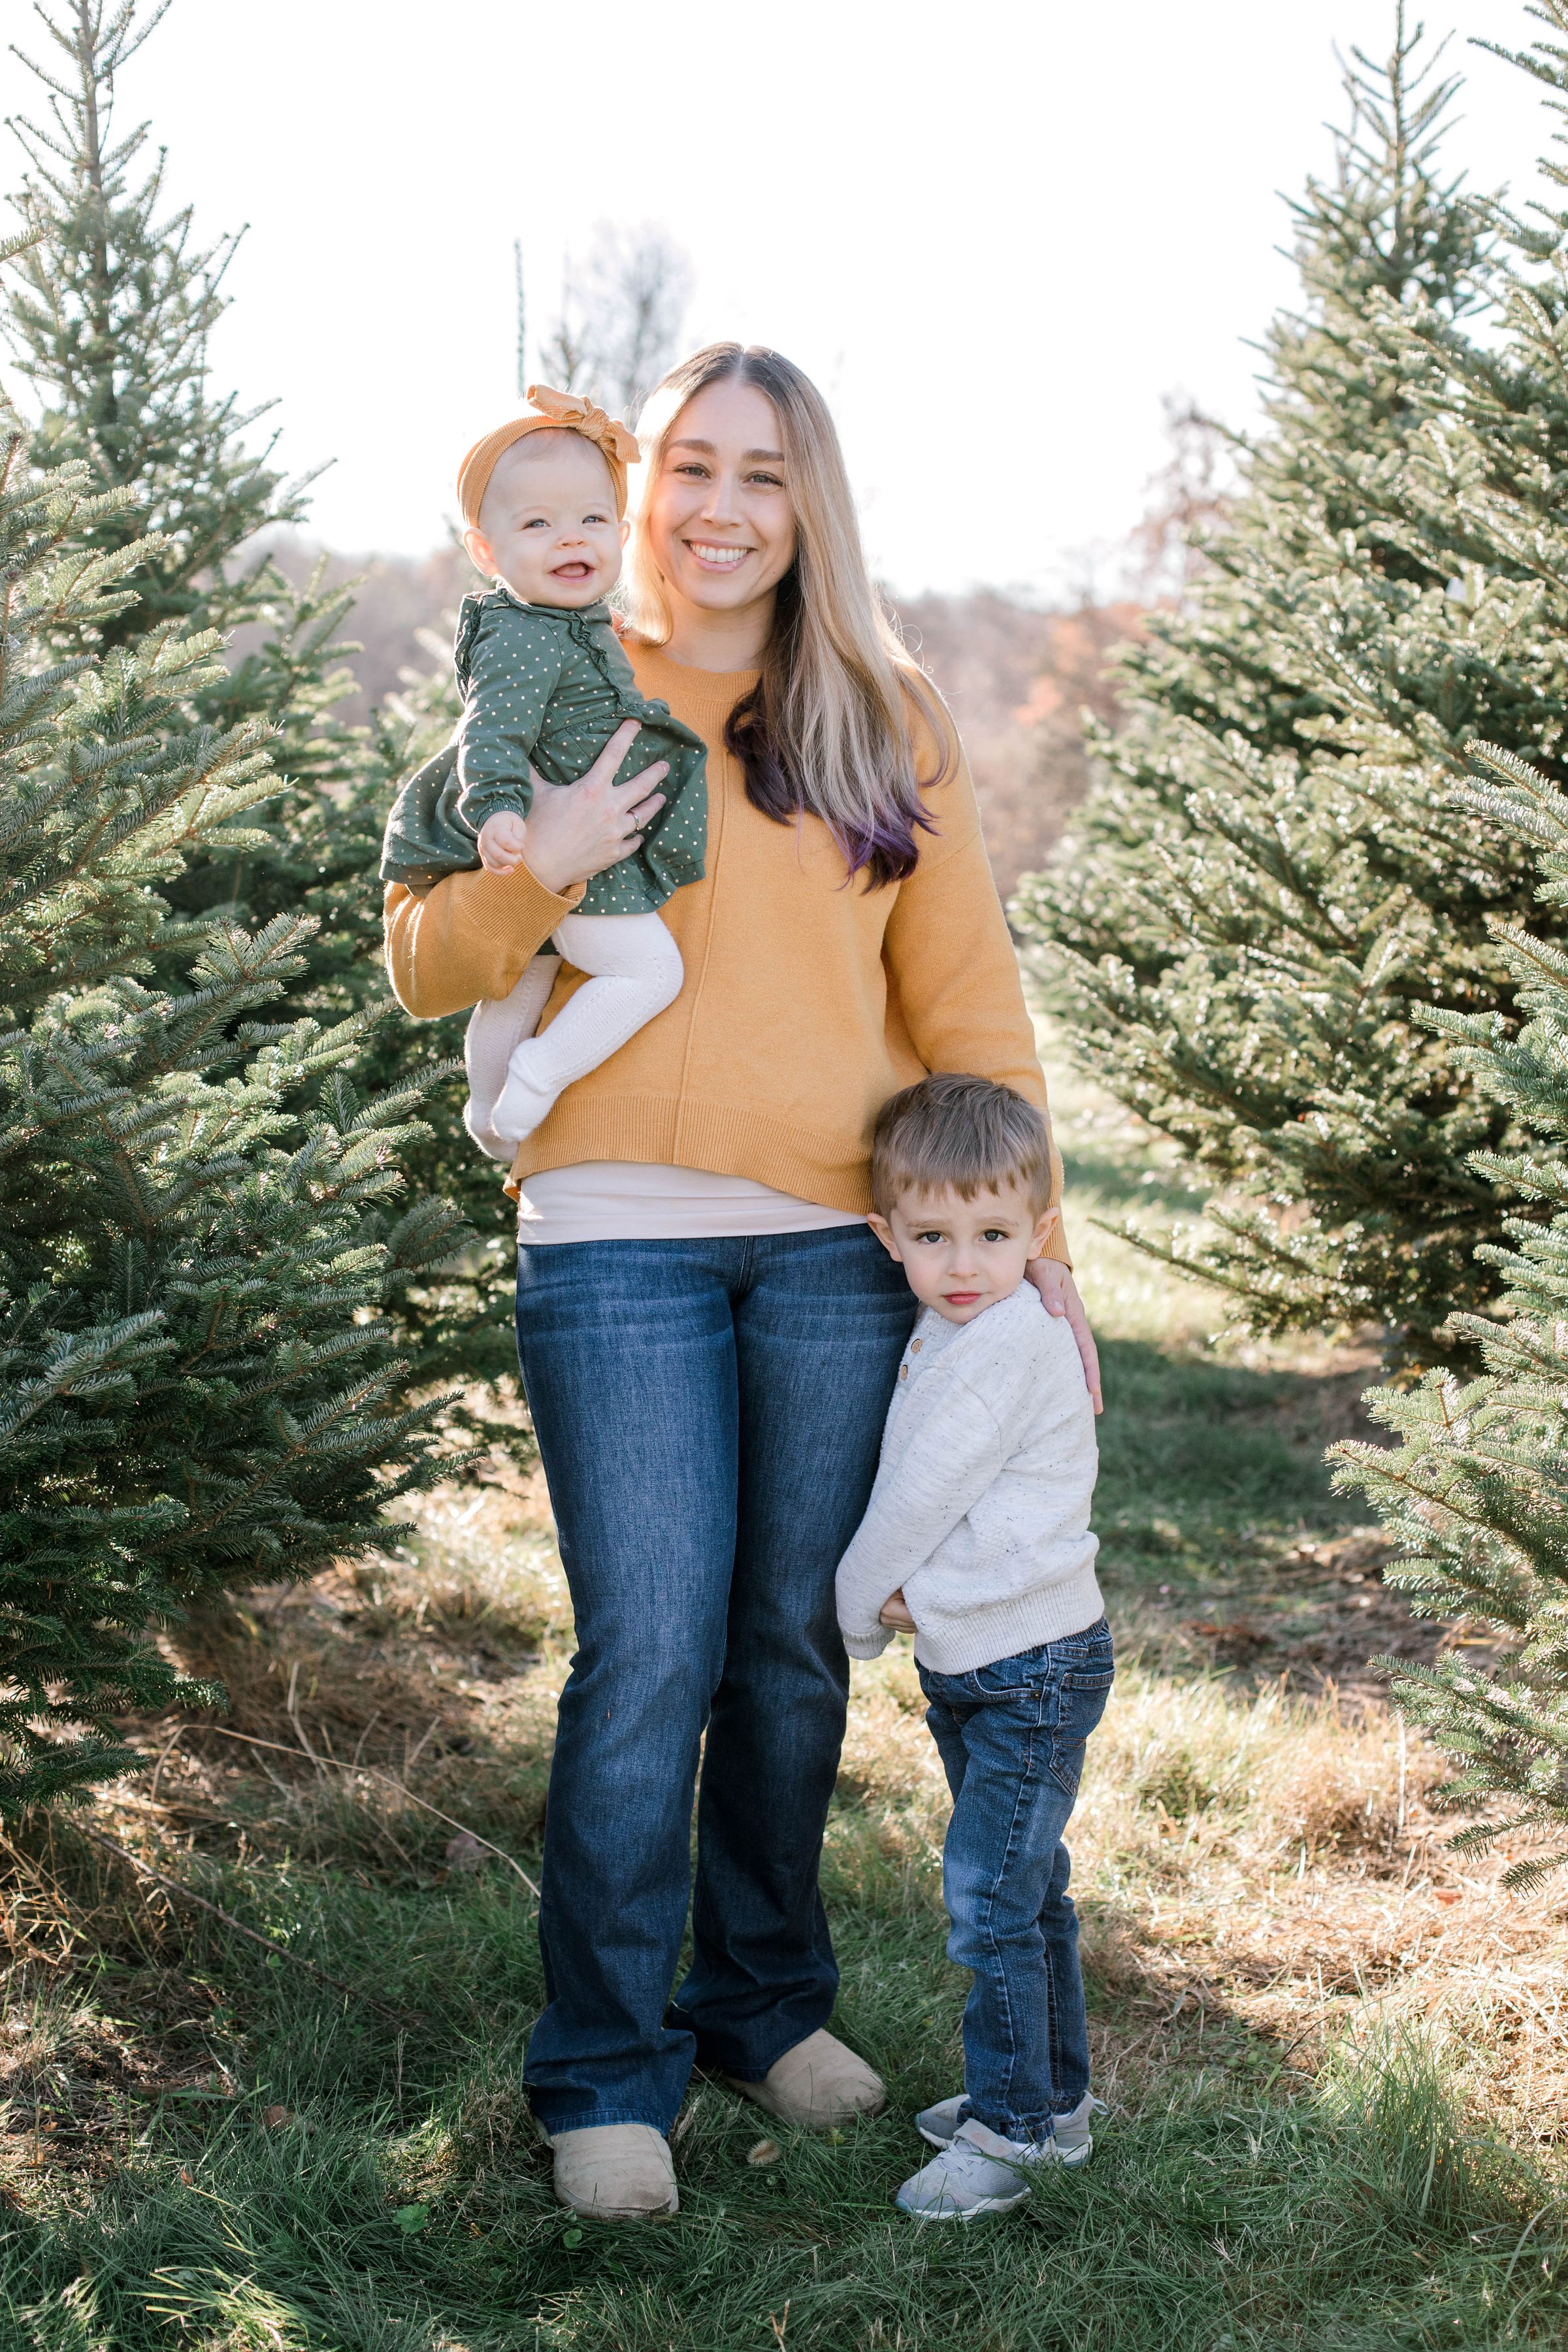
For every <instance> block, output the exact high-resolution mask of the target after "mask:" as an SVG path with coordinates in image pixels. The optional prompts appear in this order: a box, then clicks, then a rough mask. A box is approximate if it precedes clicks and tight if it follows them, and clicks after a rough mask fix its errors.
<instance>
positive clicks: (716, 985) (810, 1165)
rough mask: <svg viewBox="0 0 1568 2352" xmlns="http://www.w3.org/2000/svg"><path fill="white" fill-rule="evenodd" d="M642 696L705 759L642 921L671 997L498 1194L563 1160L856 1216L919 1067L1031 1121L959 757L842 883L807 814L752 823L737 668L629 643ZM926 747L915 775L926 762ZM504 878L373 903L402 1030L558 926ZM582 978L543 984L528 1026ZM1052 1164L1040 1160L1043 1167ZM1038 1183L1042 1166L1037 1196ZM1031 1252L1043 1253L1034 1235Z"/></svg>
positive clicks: (1005, 969) (506, 968) (1055, 1249)
mask: <svg viewBox="0 0 1568 2352" xmlns="http://www.w3.org/2000/svg"><path fill="white" fill-rule="evenodd" d="M627 650H628V652H629V653H630V655H631V659H632V666H633V668H634V669H635V671H636V673H637V685H638V686H639V687H640V688H641V689H642V691H643V692H644V693H645V694H647V695H650V696H659V697H661V698H663V699H664V700H665V701H666V702H668V705H669V708H670V709H671V710H672V711H673V713H674V714H675V716H676V718H677V719H683V720H684V721H685V723H686V724H687V726H689V727H692V728H695V729H696V730H697V732H698V733H699V734H700V736H701V737H702V738H703V740H704V741H705V742H706V744H707V746H708V803H709V819H708V852H707V873H706V877H705V878H704V879H703V880H702V881H700V882H693V883H691V884H689V886H688V887H687V888H685V889H683V890H678V891H677V892H676V894H675V896H674V897H673V898H671V899H669V900H668V903H667V904H666V906H665V907H664V908H663V909H662V914H663V919H664V921H665V922H666V924H668V928H669V930H670V932H671V934H672V935H673V937H674V939H675V941H676V944H677V945H678V946H679V950H680V952H681V956H682V958H683V959H684V961H685V964H686V982H685V985H684V987H683V988H682V990H681V992H680V994H679V997H678V998H677V999H676V1001H675V1003H673V1004H672V1005H670V1006H669V1007H668V1010H667V1011H666V1012H664V1013H660V1014H659V1015H658V1019H657V1020H654V1021H650V1022H649V1023H648V1024H647V1028H646V1029H641V1030H639V1031H638V1033H637V1035H636V1036H635V1037H633V1038H632V1039H631V1041H630V1043H629V1044H628V1045H623V1046H622V1047H621V1049H620V1051H619V1053H617V1054H616V1055H612V1056H611V1058H610V1060H609V1061H608V1062H606V1063H605V1065H604V1066H603V1067H602V1068H600V1069H597V1070H592V1071H590V1072H589V1074H588V1076H586V1077H585V1078H580V1079H579V1080H578V1081H577V1083H576V1084H575V1085H574V1086H573V1087H568V1088H567V1090H566V1092H565V1094H564V1095H563V1097H562V1098H561V1100H560V1102H559V1103H558V1104H557V1105H556V1107H555V1109H554V1110H553V1111H552V1113H551V1115H550V1117H549V1118H547V1119H546V1120H545V1122H544V1124H543V1125H542V1127H541V1128H539V1129H536V1130H535V1132H534V1133H533V1134H532V1135H531V1136H530V1137H529V1138H528V1139H527V1141H526V1142H525V1143H524V1144H522V1145H521V1148H520V1149H519V1151H518V1155H517V1159H516V1160H515V1162H514V1163H513V1167H512V1171H511V1178H510V1182H509V1185H508V1190H509V1191H512V1192H515V1191H517V1190H518V1189H519V1188H520V1186H521V1183H522V1182H524V1181H526V1180H527V1179H528V1178H529V1177H530V1176H531V1175H534V1174H536V1173H537V1172H538V1171H540V1170H541V1169H544V1168H564V1167H570V1166H572V1165H573V1164H574V1163H575V1162H576V1161H579V1160H644V1161H647V1162H650V1163H652V1164H654V1165H657V1166H664V1167H681V1168H700V1169H708V1170H710V1171H712V1172H714V1173H715V1174H718V1175H727V1176H747V1177H750V1178H752V1180H753V1181H756V1182H758V1183H763V1184H771V1185H773V1186H774V1187H776V1189H777V1190H778V1191H780V1192H793V1193H795V1195H796V1196H797V1197H798V1198H800V1199H802V1200H805V1201H816V1202H821V1203H822V1204H823V1205H824V1206H825V1207H826V1208H834V1209H850V1210H860V1211H864V1210H866V1209H868V1208H869V1207H870V1205H871V1196H870V1191H869V1187H868V1172H869V1153H870V1136H871V1127H872V1123H873V1121H874V1120H875V1118H876V1116H877V1112H878V1110H879V1108H880V1107H881V1105H882V1104H883V1103H884V1102H885V1101H886V1100H887V1098H888V1097H889V1095H891V1094H893V1093H895V1092H896V1091H897V1090H898V1088H899V1087H906V1086H910V1085H912V1084H913V1083H914V1082H915V1081H916V1080H917V1079H919V1078H921V1077H923V1076H924V1075H925V1073H926V1072H927V1071H928V1070H967V1071H972V1072H973V1073H975V1074H976V1075H978V1076H982V1077H987V1078H995V1079H998V1080H1000V1081H1001V1082H1002V1083H1003V1084H1004V1085H1005V1086H1010V1087H1016V1089H1017V1091H1018V1092H1019V1093H1020V1094H1022V1095H1026V1096H1027V1097H1028V1098H1029V1100H1030V1101H1031V1102H1035V1103H1037V1104H1038V1105H1039V1107H1040V1108H1041V1109H1042V1110H1043V1109H1044V1108H1046V1088H1045V1080H1044V1078H1043V1076H1041V1072H1040V1065H1039V1061H1038V1059H1037V1055H1036V1053H1035V1041H1034V1033H1033V1030H1032V1028H1031V1025H1030V1022H1029V1017H1028V1013H1027V1012H1026V1009H1025V1004H1024V994H1023V989H1022V987H1021V985H1020V982H1019V979H1018V967H1017V962H1016V958H1015V956H1014V953H1013V946H1012V941H1011V940H1010V939H1009V938H1008V935H1007V926H1006V923H1005V919H1004V918H1003V914H1002V908H1001V903H1000V901H999V900H998V898H997V896H996V888H995V885H994V882H993V881H992V878H991V868H990V866H989V865H988V863H987V861H986V856H985V850H984V844H983V842H982V840H981V837H980V818H979V812H978V810H977V809H976V806H975V801H974V790H973V784H972V783H971V782H970V777H969V771H968V768H967V767H966V766H965V764H964V762H963V755H962V753H960V754H959V756H958V759H957V761H956V764H955V767H954V770H953V772H952V774H951V775H950V777H949V779H948V781H947V782H945V783H942V784H941V785H938V786H936V787H934V788H933V789H932V790H931V791H930V792H929V793H928V794H927V796H926V803H927V806H928V808H929V810H930V812H931V815H932V817H933V818H934V819H935V821H936V824H937V828H938V830H937V831H936V833H935V834H934V835H925V834H922V835H921V836H920V845H921V846H920V863H919V865H918V866H917V867H916V869H915V871H914V873H913V874H912V875H910V878H909V879H908V881H906V882H900V883H894V884H892V885H891V886H889V887H888V888H886V889H881V890H868V888H867V887H865V884H864V882H863V881H857V882H854V883H852V884H851V885H850V886H849V887H847V888H846V887H844V860H843V856H842V855H841V854H840V852H839V850H838V849H837V846H836V845H835V844H834V841H833V838H832V836H831V835H830V834H829V833H828V831H827V828H826V825H824V824H822V823H821V822H820V821H819V820H818V819H817V818H816V817H805V818H804V819H802V820H801V821H800V823H799V824H774V823H773V821H772V819H770V818H768V817H765V816H763V814H761V812H760V811H759V810H757V809H754V808H753V807H752V804H751V803H750V801H748V799H747V798H746V790H745V780H744V777H743V776H742V772H741V768H740V765H739V763H738V761H735V760H733V759H731V755H730V753H729V752H728V751H726V750H725V749H724V740H723V739H724V723H725V720H726V719H728V717H729V715H730V712H731V709H733V707H734V705H735V703H736V702H737V701H738V699H739V698H740V697H741V696H742V694H744V693H745V692H746V691H747V689H748V688H750V687H751V686H752V685H753V684H754V683H755V676H754V673H752V672H746V671H742V672H719V671H712V670H699V669H687V668H683V667H681V666H680V665H679V663H676V662H673V661H671V660H670V659H669V658H668V656H667V655H666V654H664V653H663V652H661V651H659V650H658V649H657V648H654V647H651V646H635V645H634V646H628V648H627ZM935 765H936V761H934V759H931V758H930V757H929V756H928V757H927V758H926V759H925V760H924V761H922V772H926V771H928V770H931V769H934V767H935ZM581 896H582V891H581V888H576V889H574V890H572V891H569V892H568V893H567V894H566V895H564V896H563V897H557V896H556V895H555V894H554V892H552V891H550V890H546V889H545V888H544V887H542V885H541V884H540V883H538V882H536V881H535V880H534V878H533V877H532V876H531V874H530V873H529V872H528V871H527V870H526V868H520V869H518V870H517V871H515V872H513V873H511V874H509V875H492V874H486V873H483V872H479V873H472V874H454V875H449V876H448V877H447V879H446V880H445V881H444V882H440V883H438V884H437V887H435V889H433V890H432V891H430V892H429V893H428V895H427V896H426V897H423V898H416V896H415V895H414V894H413V893H412V892H410V891H409V890H407V889H405V887H403V885H402V884H400V883H393V884H392V885H390V887H388V889H387V892H386V909H385V912H386V961H387V970H388V971H389V973H390V974H391V978H392V985H393V988H394V990H395V993H396V996H397V1000H398V1003H400V1004H401V1005H403V1007H404V1008H405V1011H406V1012H408V1013H412V1014H413V1015H414V1017H415V1018H416V1020H433V1019H436V1018H437V1017H438V1016H439V1015H440V1014H442V1013H460V1012H462V1011H464V1010H466V1008H467V1007H468V1005H470V1004H475V1003H478V1002H479V999H480V998H481V997H487V996H489V997H495V996H505V995H507V994H508V993H509V992H510V990H511V989H512V988H513V987H514V986H515V985H516V983H517V982H518V981H519V980H520V979H521V975H522V971H523V968H524V966H525V965H526V964H527V962H528V961H529V960H530V958H531V956H533V955H535V954H537V952H538V950H540V949H541V948H542V946H543V945H544V943H545V941H546V940H548V939H549V937H550V934H551V932H552V930H553V929H554V928H555V926H556V924H557V923H558V922H559V921H560V920H561V918H562V917H563V915H567V914H570V913H571V911H572V909H573V908H574V905H575V904H576V902H577V900H578V899H579V898H581ZM581 984H582V975H581V974H579V973H572V974H571V975H570V976H568V975H567V973H566V972H565V971H563V974H562V977H561V979H560V980H559V981H558V982H557V983H556V986H555V990H554V992H553V994H552V997H551V1000H550V1003H549V1004H548V1005H547V1007H546V1008H545V1013H544V1016H543V1020H542V1023H541V1026H542V1027H544V1026H547V1025H548V1024H549V1023H550V1021H551V1020H552V1018H553V1016H554V1014H555V1013H558V1012H559V1011H560V1009H561V1007H562V1005H563V1004H564V1003H565V1002H566V1000H567V998H568V996H569V995H570V993H571V992H572V990H573V989H574V988H575V987H579V986H581ZM1053 1157H1054V1154H1053ZM1060 1191H1061V1168H1060V1162H1059V1160H1057V1162H1056V1192H1057V1197H1058V1199H1059V1197H1060ZM1047 1255H1050V1256H1053V1257H1058V1258H1061V1259H1064V1260H1066V1259H1067V1258H1068V1247H1067V1241H1066V1237H1065V1235H1064V1234H1063V1232H1062V1229H1061V1225H1060V1223H1059V1222H1058V1225H1057V1227H1056V1230H1055V1233H1054V1234H1053V1237H1052V1240H1051V1242H1050V1243H1049V1244H1048V1245H1047Z"/></svg>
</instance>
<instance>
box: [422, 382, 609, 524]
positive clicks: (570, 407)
mask: <svg viewBox="0 0 1568 2352" xmlns="http://www.w3.org/2000/svg"><path fill="white" fill-rule="evenodd" d="M528 396H529V398H530V400H531V402H532V403H533V408H532V411H531V413H528V414H525V415H521V416H514V417H512V418H511V419H510V422H509V423H507V424H505V425H497V426H496V429H495V431H494V432H493V433H487V434H486V435H485V437H484V439H483V440H482V441H476V442H475V444H474V446H473V447H472V448H471V449H470V450H469V452H468V456H467V457H465V458H464V460H463V462H462V464H461V465H460V466H459V467H458V505H459V506H460V507H461V508H462V509H463V520H464V521H465V522H466V523H477V522H478V521H479V506H480V503H481V501H482V500H483V498H484V495H485V491H486V489H487V488H488V487H489V478H490V476H491V475H492V474H493V473H494V472H495V469H496V462H497V460H498V459H499V458H500V457H501V456H502V455H503V453H504V452H505V451H506V450H508V449H510V447H511V446H512V443H513V442H514V441H521V439H522V437H523V436H524V434H526V433H542V432H544V431H546V430H553V431H556V432H559V431H560V429H561V427H562V426H563V425H564V426H565V427H566V429H567V431H568V432H571V433H581V434H582V435H583V436H584V440H588V441H592V442H593V443H594V444H595V446H596V447H597V448H599V449H600V450H602V451H603V453H604V458H605V465H606V466H608V467H609V469H610V480H611V482H612V484H613V485H614V488H615V493H616V514H617V515H624V514H625V513H626V467H628V466H635V465H636V464H637V458H638V457H639V455H640V452H639V450H638V448H637V436H636V434H635V433H632V432H630V431H629V430H628V429H627V427H626V425H622V424H621V423H620V422H619V421H618V420H617V419H616V417H614V416H610V415H606V414H605V411H604V409H602V408H596V407H595V404H594V403H593V402H592V401H591V400H589V399H588V398H586V397H585V395H584V394H582V393H580V392H552V391H551V389H550V386H549V385H548V384H547V383H531V384H530V385H529V387H528Z"/></svg>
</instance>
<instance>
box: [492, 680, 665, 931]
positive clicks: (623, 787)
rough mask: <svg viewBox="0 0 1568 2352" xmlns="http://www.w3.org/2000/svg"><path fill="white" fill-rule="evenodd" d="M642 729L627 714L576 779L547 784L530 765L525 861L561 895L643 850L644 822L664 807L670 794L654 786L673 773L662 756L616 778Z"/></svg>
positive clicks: (547, 884)
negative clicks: (637, 772)
mask: <svg viewBox="0 0 1568 2352" xmlns="http://www.w3.org/2000/svg"><path fill="white" fill-rule="evenodd" d="M636 734H637V720H636V719H626V720H625V721H624V722H623V724H622V725H621V726H619V727H617V728H616V731H615V733H614V734H613V735H612V736H611V738H610V740H609V741H608V742H607V743H606V744H605V748H604V750H603V751H601V752H600V754H599V756H598V758H597V759H596V760H595V762H594V764H593V766H592V767H591V768H590V769H589V771H588V772H587V774H586V775H585V776H582V777H580V778H579V779H578V781H577V782H576V783H574V784H547V783H545V782H542V779H541V778H540V777H538V776H536V775H535V774H534V773H533V771H532V770H531V769H530V770H529V779H530V782H531V783H532V786H533V806H532V807H531V809H530V811H529V814H528V839H527V843H526V845H525V847H524V851H523V857H524V862H525V864H526V865H527V866H528V870H529V872H530V873H531V875H532V877H533V878H534V880H535V881H536V882H542V884H543V886H544V887H545V888H546V889H547V890H553V891H554V892H555V893H556V895H557V897H559V896H560V895H561V894H562V893H563V891H566V890H569V889H570V888H571V887H572V886H573V884H574V882H587V881H589V880H591V878H592V877H593V876H595V874H603V873H604V872H605V868H606V867H607V866H618V865H619V864H620V862H621V860H622V858H623V857H629V856H631V854H632V852H633V851H634V850H635V849H640V848H641V847H642V829H643V827H644V826H645V825H646V824H647V823H648V821H649V819H650V818H652V817H654V816H657V815H658V812H659V810H660V809H661V808H662V807H663V806H664V797H665V796H664V794H663V793H658V792H655V791H654V790H653V789H652V787H653V786H654V785H655V784H657V783H658V782H659V779H660V778H661V777H663V776H668V773H669V762H668V760H656V761H655V762H654V764H653V766H652V767H651V768H645V769H644V770H643V772H642V773H641V775H640V776H632V777H630V778H628V780H627V781H626V783H624V784H617V783H616V782H614V781H613V779H614V777H615V772H616V769H617V768H618V767H619V766H620V764H621V761H623V760H624V759H625V758H626V752H627V751H628V750H629V749H630V747H631V743H632V739H633V738H634V736H635V735H636Z"/></svg>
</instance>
